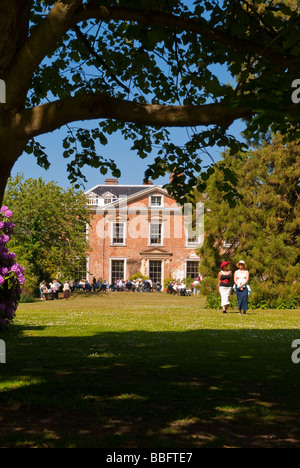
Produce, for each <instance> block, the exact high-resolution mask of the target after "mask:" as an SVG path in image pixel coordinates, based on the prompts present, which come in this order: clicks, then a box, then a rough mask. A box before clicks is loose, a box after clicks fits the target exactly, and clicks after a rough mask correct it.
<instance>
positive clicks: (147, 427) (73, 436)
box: [0, 326, 300, 448]
mask: <svg viewBox="0 0 300 468" xmlns="http://www.w3.org/2000/svg"><path fill="white" fill-rule="evenodd" d="M38 329H39V330H40V331H43V327H39V328H38ZM45 329H46V327H45ZM25 330H26V331H27V332H28V331H30V330H32V331H35V329H34V327H31V329H30V330H29V329H28V328H27V327H22V326H15V327H14V328H13V329H12V332H9V333H7V334H6V335H4V336H3V339H4V340H5V341H6V344H7V364H6V365H2V366H1V368H0V370H1V377H0V390H1V403H0V411H1V413H0V414H1V416H0V446H1V447H18V446H21V447H24V446H25V447H44V446H45V447H105V448H113V447H115V448H117V447H119V448H121V447H135V448H139V447H143V448H170V447H172V448H180V447H181V448H182V447H185V448H186V447H189V448H195V447H227V446H228V447H299V446H300V430H299V410H300V404H299V397H298V388H299V384H300V376H299V369H300V367H297V365H295V364H293V363H292V361H291V354H292V348H291V343H292V341H293V340H294V339H296V338H300V337H299V336H297V330H270V331H266V330H253V331H251V330H249V329H248V330H192V331H185V332H174V331H170V332H167V331H160V332H147V331H129V332H119V333H117V332H105V333H104V332H103V333H98V334H96V335H92V336H83V337H80V336H79V337H55V336H38V337H37V336H30V334H28V333H27V334H26V336H25V335H23V332H24V331H25Z"/></svg>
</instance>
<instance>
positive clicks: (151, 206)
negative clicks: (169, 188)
mask: <svg viewBox="0 0 300 468" xmlns="http://www.w3.org/2000/svg"><path fill="white" fill-rule="evenodd" d="M152 197H159V198H161V204H160V205H152V203H151V201H152ZM163 207H164V195H162V194H160V193H152V194H151V195H149V208H157V209H158V208H163Z"/></svg>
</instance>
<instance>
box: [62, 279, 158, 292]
mask: <svg viewBox="0 0 300 468" xmlns="http://www.w3.org/2000/svg"><path fill="white" fill-rule="evenodd" d="M78 290H82V291H84V292H92V291H93V292H99V291H102V292H107V291H112V292H115V291H127V292H129V291H131V292H154V291H156V292H159V291H161V290H162V285H161V283H160V282H157V283H153V281H152V280H151V279H146V280H142V279H136V280H133V279H128V280H124V279H118V280H115V281H113V282H112V283H111V284H109V283H108V282H107V281H106V280H104V281H103V282H101V280H100V279H99V280H97V279H96V278H93V280H92V282H91V283H89V282H88V281H87V280H84V279H82V280H80V281H75V282H73V283H72V284H71V291H72V292H74V291H78Z"/></svg>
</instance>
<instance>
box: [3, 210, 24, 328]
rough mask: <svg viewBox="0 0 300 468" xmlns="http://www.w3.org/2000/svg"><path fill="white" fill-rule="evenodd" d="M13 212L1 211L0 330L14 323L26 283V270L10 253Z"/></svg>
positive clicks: (13, 254)
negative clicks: (9, 244)
mask: <svg viewBox="0 0 300 468" xmlns="http://www.w3.org/2000/svg"><path fill="white" fill-rule="evenodd" d="M11 217H12V212H11V211H10V210H9V209H8V208H7V206H3V207H2V208H1V210H0V328H6V327H7V325H8V324H9V322H12V321H13V319H14V316H15V312H16V310H17V307H18V303H19V301H20V297H21V293H22V289H21V285H23V284H24V283H25V278H24V276H23V273H24V271H25V269H24V268H23V267H21V266H20V265H19V264H18V263H16V262H15V256H16V255H15V253H13V252H9V250H8V248H7V246H6V245H7V243H8V242H9V240H10V237H11V235H12V234H13V228H14V223H13V222H11Z"/></svg>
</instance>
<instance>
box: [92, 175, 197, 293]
mask: <svg viewBox="0 0 300 468" xmlns="http://www.w3.org/2000/svg"><path fill="white" fill-rule="evenodd" d="M86 196H87V199H88V205H89V208H90V213H91V222H90V226H89V228H88V233H87V235H88V239H89V245H90V252H89V254H88V259H87V271H88V273H87V279H88V280H89V281H91V279H92V278H93V276H95V277H96V278H97V279H98V278H102V279H103V280H106V281H108V282H109V283H111V282H113V281H116V280H118V279H124V280H127V279H129V278H130V277H131V276H132V275H133V274H135V273H142V274H143V275H144V276H148V278H150V279H151V280H152V281H153V282H154V283H156V282H160V283H162V284H163V282H164V280H165V279H167V278H173V279H178V280H180V279H183V278H187V277H188V276H190V277H191V278H196V277H197V276H198V275H199V273H198V270H199V263H200V258H199V256H198V254H197V249H198V248H199V246H200V244H201V242H202V241H203V232H202V231H203V229H201V226H198V228H196V227H195V228H194V229H191V228H190V227H189V226H190V225H191V222H190V221H191V216H187V214H186V212H185V211H184V210H183V207H181V206H180V205H179V204H178V203H177V202H176V201H175V200H174V199H173V198H172V197H171V196H170V195H169V194H168V192H167V190H165V189H164V188H163V187H162V186H159V185H153V183H151V182H150V183H149V184H147V185H145V184H143V185H119V184H118V180H117V179H106V180H105V184H103V185H97V186H95V187H93V188H92V189H90V190H88V191H87V192H86ZM197 219H198V218H197ZM199 219H200V218H199ZM201 219H202V218H201Z"/></svg>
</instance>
